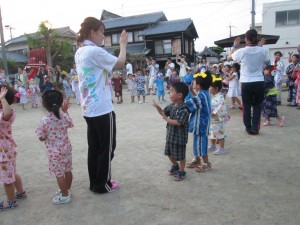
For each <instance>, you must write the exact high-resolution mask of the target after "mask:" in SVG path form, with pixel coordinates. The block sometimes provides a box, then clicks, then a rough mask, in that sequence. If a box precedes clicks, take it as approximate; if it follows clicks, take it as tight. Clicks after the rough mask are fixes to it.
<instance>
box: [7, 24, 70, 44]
mask: <svg viewBox="0 0 300 225" xmlns="http://www.w3.org/2000/svg"><path fill="white" fill-rule="evenodd" d="M53 31H55V32H56V33H57V34H58V35H59V36H62V37H70V38H76V33H75V32H74V31H73V30H71V29H70V27H60V28H55V29H53ZM34 34H35V33H30V34H28V35H32V36H33V35H34ZM23 42H27V39H26V37H25V35H21V36H19V37H16V38H12V39H10V40H8V41H7V42H6V43H5V46H8V45H13V44H17V43H23Z"/></svg>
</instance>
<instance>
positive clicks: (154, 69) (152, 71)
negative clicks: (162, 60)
mask: <svg viewBox="0 0 300 225" xmlns="http://www.w3.org/2000/svg"><path fill="white" fill-rule="evenodd" d="M149 68H150V72H149V75H150V77H156V74H157V72H158V68H159V65H158V64H155V66H153V65H152V64H151V65H150V66H149Z"/></svg>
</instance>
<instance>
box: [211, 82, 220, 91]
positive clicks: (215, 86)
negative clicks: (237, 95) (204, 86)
mask: <svg viewBox="0 0 300 225" xmlns="http://www.w3.org/2000/svg"><path fill="white" fill-rule="evenodd" d="M210 86H211V87H212V88H218V91H221V89H222V81H221V80H216V81H214V82H212V83H211V85H210Z"/></svg>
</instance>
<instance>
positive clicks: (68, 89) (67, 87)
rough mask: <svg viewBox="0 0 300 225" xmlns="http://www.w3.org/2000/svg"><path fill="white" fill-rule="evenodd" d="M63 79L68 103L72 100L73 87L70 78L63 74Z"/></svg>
mask: <svg viewBox="0 0 300 225" xmlns="http://www.w3.org/2000/svg"><path fill="white" fill-rule="evenodd" d="M61 79H62V80H63V87H64V92H65V98H66V99H67V101H69V100H70V98H71V96H72V94H73V92H72V88H71V85H70V83H69V78H68V77H67V76H66V75H65V74H62V75H61Z"/></svg>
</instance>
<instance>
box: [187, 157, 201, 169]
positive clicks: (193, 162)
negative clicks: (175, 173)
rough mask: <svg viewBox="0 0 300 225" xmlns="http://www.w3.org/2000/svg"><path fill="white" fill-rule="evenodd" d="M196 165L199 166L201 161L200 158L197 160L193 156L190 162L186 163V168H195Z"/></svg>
mask: <svg viewBox="0 0 300 225" xmlns="http://www.w3.org/2000/svg"><path fill="white" fill-rule="evenodd" d="M198 166H201V162H200V160H197V159H195V158H194V159H193V160H192V161H191V162H189V163H187V164H186V167H187V168H196V167H198Z"/></svg>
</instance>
